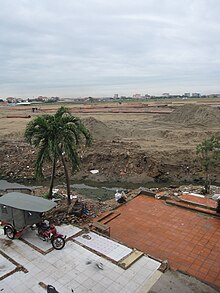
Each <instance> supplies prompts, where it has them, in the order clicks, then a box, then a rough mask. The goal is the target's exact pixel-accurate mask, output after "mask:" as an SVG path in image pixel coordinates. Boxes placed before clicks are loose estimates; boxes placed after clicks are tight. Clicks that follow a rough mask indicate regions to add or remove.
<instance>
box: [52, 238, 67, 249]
mask: <svg viewBox="0 0 220 293" xmlns="http://www.w3.org/2000/svg"><path fill="white" fill-rule="evenodd" d="M51 243H52V245H53V248H55V249H56V250H60V249H62V248H63V247H64V246H65V240H64V239H63V238H62V237H56V238H54V239H52V240H51Z"/></svg>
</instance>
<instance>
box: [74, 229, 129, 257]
mask: <svg viewBox="0 0 220 293" xmlns="http://www.w3.org/2000/svg"><path fill="white" fill-rule="evenodd" d="M84 236H88V237H84ZM75 240H76V241H78V242H79V243H81V244H83V245H85V246H87V247H89V248H91V249H93V250H95V251H97V252H100V253H102V254H104V255H106V256H107V257H109V258H111V259H113V260H115V261H119V260H120V259H122V258H124V257H125V256H127V255H128V254H130V253H131V252H132V249H130V248H128V247H126V246H124V245H121V244H119V243H117V242H115V241H112V240H111V239H108V238H105V237H102V236H100V235H98V234H96V233H93V232H90V233H86V234H82V235H80V236H78V237H76V238H75Z"/></svg>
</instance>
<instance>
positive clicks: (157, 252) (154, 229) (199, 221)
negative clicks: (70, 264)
mask: <svg viewBox="0 0 220 293" xmlns="http://www.w3.org/2000/svg"><path fill="white" fill-rule="evenodd" d="M117 212H119V213H121V214H120V216H118V217H117V218H115V219H113V220H111V221H110V222H109V223H108V225H109V226H110V227H111V237H112V238H114V239H117V240H119V241H122V242H123V243H126V244H127V245H129V246H131V247H136V248H137V249H139V250H141V251H144V252H145V253H147V254H148V255H152V256H154V257H156V258H159V259H162V260H164V259H168V260H169V263H170V265H171V268H172V269H174V270H180V271H183V272H185V273H187V274H189V275H192V276H195V277H196V278H198V279H200V280H203V281H205V282H207V283H209V284H212V285H215V286H218V287H219V288H220V219H217V218H214V217H212V216H209V215H205V214H202V213H197V212H193V211H189V210H186V209H182V208H179V207H175V206H169V205H166V204H165V202H164V201H163V200H158V199H155V198H152V197H148V196H144V195H139V196H137V197H136V198H134V199H133V200H131V201H130V202H128V203H126V204H125V205H122V206H120V207H119V208H118V209H117Z"/></svg>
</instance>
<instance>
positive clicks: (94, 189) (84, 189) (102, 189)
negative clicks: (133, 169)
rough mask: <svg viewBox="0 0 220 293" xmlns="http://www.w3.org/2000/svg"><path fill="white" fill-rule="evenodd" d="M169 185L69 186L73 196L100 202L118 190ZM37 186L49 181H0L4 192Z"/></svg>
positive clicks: (59, 186)
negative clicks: (8, 189)
mask: <svg viewBox="0 0 220 293" xmlns="http://www.w3.org/2000/svg"><path fill="white" fill-rule="evenodd" d="M170 184H171V182H169V183H147V184H133V183H118V182H105V183H97V182H86V183H84V182H74V183H72V184H71V190H72V193H73V194H75V195H82V196H85V197H88V198H92V199H98V200H101V201H104V200H108V199H112V198H114V194H115V191H116V190H117V189H118V190H120V191H122V190H124V191H126V190H128V189H137V188H139V187H146V188H153V187H154V188H155V187H165V186H169V185H170ZM39 186H43V187H46V186H49V181H43V182H42V181H41V182H36V181H23V182H21V181H19V183H18V182H8V181H6V180H0V190H5V189H6V188H19V187H29V188H36V187H39ZM54 187H56V188H58V189H59V188H61V187H62V188H63V187H64V188H65V183H63V182H56V183H55V185H54Z"/></svg>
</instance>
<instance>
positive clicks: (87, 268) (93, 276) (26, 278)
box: [0, 235, 160, 293]
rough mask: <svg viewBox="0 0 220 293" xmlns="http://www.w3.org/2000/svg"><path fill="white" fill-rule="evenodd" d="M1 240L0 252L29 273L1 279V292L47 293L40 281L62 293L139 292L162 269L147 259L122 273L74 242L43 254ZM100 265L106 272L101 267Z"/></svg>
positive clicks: (17, 273)
mask: <svg viewBox="0 0 220 293" xmlns="http://www.w3.org/2000/svg"><path fill="white" fill-rule="evenodd" d="M2 239H5V236H4V235H0V249H1V250H2V251H4V253H6V254H7V255H9V256H10V257H12V258H13V259H14V260H15V261H17V262H18V263H20V264H21V265H23V266H24V267H25V268H26V269H27V270H28V273H24V272H16V273H14V274H13V275H11V276H9V277H7V278H5V279H4V280H2V281H1V282H0V290H2V292H4V293H24V292H25V293H26V292H27V293H28V292H30V293H31V292H35V293H36V292H42V293H43V292H46V291H45V290H44V289H42V288H41V287H40V286H39V285H38V283H39V282H44V283H46V284H51V285H53V286H55V287H56V289H57V290H58V291H59V292H60V293H71V292H72V291H71V290H73V292H75V293H83V292H85V293H87V292H95V293H99V292H100V293H117V292H121V293H125V292H127V293H132V292H139V291H140V290H141V288H142V287H143V285H144V284H145V283H146V282H147V281H148V279H149V277H150V276H152V275H153V274H154V273H155V272H156V270H157V269H158V267H159V266H160V263H159V262H156V261H154V260H152V259H150V258H148V257H146V256H144V257H142V258H141V259H139V260H138V261H137V262H136V263H134V264H133V265H132V266H131V267H130V268H129V269H127V270H123V269H122V268H120V267H118V266H117V265H115V264H113V263H111V262H110V261H108V260H106V259H105V258H102V257H99V256H97V255H96V254H94V253H92V252H90V251H89V250H87V249H86V248H83V247H82V246H80V245H79V244H77V243H75V242H73V241H68V242H67V243H66V246H65V248H64V249H62V250H61V251H56V250H53V251H52V252H50V253H48V254H46V255H42V254H40V253H39V252H37V251H36V250H34V249H33V248H31V247H30V246H28V245H26V244H24V243H23V242H22V241H20V240H13V241H12V244H11V245H10V246H5V245H4V241H2ZM100 263H102V265H103V269H100V268H98V266H97V264H100ZM3 289H4V290H3Z"/></svg>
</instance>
